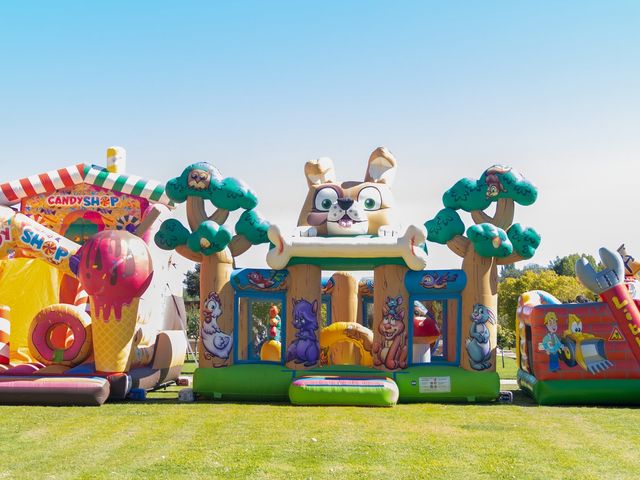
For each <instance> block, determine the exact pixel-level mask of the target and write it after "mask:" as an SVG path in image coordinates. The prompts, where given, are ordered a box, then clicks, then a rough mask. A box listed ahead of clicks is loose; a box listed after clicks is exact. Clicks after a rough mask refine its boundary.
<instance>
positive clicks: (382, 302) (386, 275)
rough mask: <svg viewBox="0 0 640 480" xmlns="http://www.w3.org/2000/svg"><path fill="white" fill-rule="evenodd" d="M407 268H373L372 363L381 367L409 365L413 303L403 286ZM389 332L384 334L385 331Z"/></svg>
mask: <svg viewBox="0 0 640 480" xmlns="http://www.w3.org/2000/svg"><path fill="white" fill-rule="evenodd" d="M406 273H407V268H406V267H403V266H400V265H382V266H379V267H376V268H375V269H374V270H373V279H374V280H373V284H374V285H375V287H374V289H373V325H372V330H373V352H372V353H373V363H374V367H375V368H377V369H379V370H397V369H399V368H407V356H408V337H409V321H410V320H411V310H412V306H411V305H409V293H408V292H407V289H406V288H405V286H404V277H405V274H406ZM383 331H384V332H387V334H386V335H383V334H382V332H383Z"/></svg>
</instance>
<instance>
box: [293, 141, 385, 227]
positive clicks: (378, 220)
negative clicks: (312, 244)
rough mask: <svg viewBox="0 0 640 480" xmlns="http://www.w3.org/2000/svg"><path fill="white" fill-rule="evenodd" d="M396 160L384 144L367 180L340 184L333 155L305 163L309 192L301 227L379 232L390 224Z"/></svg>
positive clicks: (370, 164) (370, 165)
mask: <svg viewBox="0 0 640 480" xmlns="http://www.w3.org/2000/svg"><path fill="white" fill-rule="evenodd" d="M395 171H396V159H395V158H394V157H393V155H392V154H391V152H389V151H388V150H387V149H386V148H384V147H379V148H377V149H376V150H374V151H373V153H372V154H371V156H370V157H369V162H368V164H367V171H366V174H365V177H364V181H363V182H357V181H349V182H343V183H338V182H337V181H336V178H335V170H334V167H333V162H332V161H331V160H330V159H329V158H319V159H317V160H310V161H308V162H307V163H306V164H305V166H304V173H305V176H306V177H307V183H308V185H309V192H308V194H307V198H306V200H305V202H304V205H303V206H302V210H301V211H300V216H299V218H298V226H299V227H305V226H309V227H314V228H315V229H316V231H317V234H318V235H328V236H336V235H364V234H369V235H378V230H379V229H380V227H383V226H387V225H390V223H391V218H390V208H391V204H392V195H391V184H392V182H393V177H394V175H395Z"/></svg>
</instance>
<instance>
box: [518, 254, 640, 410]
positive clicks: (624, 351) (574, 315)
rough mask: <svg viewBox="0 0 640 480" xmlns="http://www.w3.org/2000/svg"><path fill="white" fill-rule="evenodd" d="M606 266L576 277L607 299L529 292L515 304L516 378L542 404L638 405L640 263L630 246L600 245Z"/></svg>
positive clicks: (581, 264) (581, 268)
mask: <svg viewBox="0 0 640 480" xmlns="http://www.w3.org/2000/svg"><path fill="white" fill-rule="evenodd" d="M600 258H601V260H602V264H603V266H604V269H603V270H602V271H600V272H596V271H595V270H594V269H593V267H591V265H589V263H587V261H586V260H585V259H580V260H578V262H577V264H576V275H577V276H578V279H579V280H580V281H581V282H582V284H583V285H584V286H585V287H587V288H588V289H589V290H591V291H592V292H593V293H594V294H597V295H598V296H599V297H600V299H601V300H602V301H601V302H595V303H581V304H562V303H561V302H560V301H558V300H557V299H556V298H554V297H553V296H552V295H550V294H548V293H547V292H543V291H533V292H527V293H524V294H523V295H522V296H521V297H520V299H519V301H518V310H517V328H516V334H517V337H518V341H517V342H516V343H517V348H518V351H517V361H518V365H519V371H518V383H519V384H520V387H521V388H522V389H523V390H525V391H526V392H528V393H530V394H531V395H532V396H533V398H534V399H535V400H536V401H537V402H538V403H540V404H545V405H554V404H638V403H640V311H639V309H638V307H640V289H638V281H637V278H636V275H637V273H638V272H639V271H640V263H638V262H636V261H635V260H634V259H633V257H631V256H630V255H628V254H627V252H626V249H625V248H624V245H623V246H622V247H620V248H619V249H618V252H613V251H611V250H608V249H606V248H601V249H600Z"/></svg>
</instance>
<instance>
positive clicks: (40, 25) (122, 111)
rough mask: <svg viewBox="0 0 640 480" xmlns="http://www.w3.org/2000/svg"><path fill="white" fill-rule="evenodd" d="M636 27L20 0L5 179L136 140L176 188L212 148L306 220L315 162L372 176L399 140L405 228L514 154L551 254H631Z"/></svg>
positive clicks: (568, 8)
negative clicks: (532, 188)
mask: <svg viewBox="0 0 640 480" xmlns="http://www.w3.org/2000/svg"><path fill="white" fill-rule="evenodd" d="M638 25H640V3H639V2H636V1H611V2H595V1H594V2H590V1H562V2H559V1H554V2H541V1H537V2H533V1H531V2H511V1H483V2H475V1H438V2H436V1H422V2H408V1H406V2H377V1H370V2H365V1H351V2H347V1H342V2H327V1H323V2H277V1H273V2H266V1H262V2H230V1H229V2H188V1H186V2H161V1H154V2H124V1H122V2H119V1H113V2H81V1H76V2H62V1H57V2H56V1H51V2H44V1H43V2H19V1H7V0H5V1H3V2H2V3H0V62H1V63H0V111H1V112H2V115H0V145H1V147H2V152H3V158H2V160H0V166H1V170H0V180H1V181H6V180H11V179H15V178H19V177H23V176H27V175H30V174H34V173H39V172H43V171H47V170H50V169H53V168H59V167H62V166H66V165H69V164H73V163H77V162H91V163H97V164H102V163H103V162H104V155H105V151H106V148H107V147H108V146H109V145H114V144H115V145H122V146H124V147H125V148H126V149H127V151H128V170H129V171H130V172H131V173H135V174H137V175H141V176H143V177H150V178H156V179H158V180H163V181H166V180H168V179H169V178H170V177H172V176H176V175H178V174H179V173H180V172H181V170H182V168H183V167H184V166H186V165H187V164H189V163H192V162H196V161H202V160H206V161H210V162H212V163H214V164H216V165H217V166H218V167H219V168H220V169H221V170H222V172H223V173H224V174H225V175H229V176H236V177H240V178H243V179H244V180H246V181H247V182H248V183H249V184H250V185H252V187H253V188H254V189H255V190H256V191H257V192H258V195H259V197H260V199H261V207H260V208H261V210H262V211H263V213H264V214H265V215H266V217H267V218H269V219H271V220H272V221H273V222H274V223H278V224H281V225H283V227H285V228H290V227H293V225H294V224H295V221H296V219H297V215H298V210H299V206H300V204H301V203H302V201H303V199H304V196H305V189H306V183H305V179H304V177H303V174H302V170H303V165H304V162H305V161H306V160H308V159H310V158H315V157H318V156H330V157H332V158H333V160H334V162H335V163H336V169H337V172H338V177H339V178H341V179H344V180H346V179H360V178H362V176H363V174H364V168H365V164H366V160H367V158H368V155H369V153H370V152H371V151H372V150H373V149H374V148H375V147H377V146H378V145H385V146H387V147H388V148H389V149H390V150H391V151H392V152H393V153H394V154H395V155H396V157H397V159H398V162H399V171H398V174H397V176H396V184H395V186H394V188H395V192H396V203H397V209H398V214H399V217H400V218H401V220H402V221H403V223H405V224H408V223H411V222H413V223H422V222H424V220H426V219H428V218H431V217H432V216H433V215H434V214H435V213H436V212H437V210H438V209H439V208H440V207H441V195H442V193H443V192H444V190H446V189H447V188H449V187H450V186H451V185H452V184H453V183H454V182H455V181H456V180H458V179H459V178H461V177H465V176H471V177H474V176H475V177H477V176H479V175H480V174H481V173H482V171H483V170H484V169H485V168H486V167H488V166H490V165H492V164H494V163H502V164H509V165H512V166H514V167H515V168H517V169H519V170H520V171H522V172H523V173H524V174H525V176H527V177H528V178H529V179H531V180H532V181H533V182H534V183H536V184H537V185H538V187H539V189H540V197H539V201H538V202H537V203H536V204H534V205H533V206H531V207H526V208H521V209H519V210H517V211H516V220H517V221H520V222H522V223H524V224H527V225H530V226H533V227H534V228H536V229H537V230H538V231H539V232H540V233H541V234H542V236H543V243H542V245H541V247H540V250H539V253H538V255H537V256H536V257H534V261H536V262H538V263H543V264H545V263H547V262H548V261H549V260H550V259H551V258H553V257H555V256H556V255H564V254H568V253H571V252H576V251H577V252H587V253H591V254H595V252H596V250H597V248H598V247H599V246H601V245H607V246H609V247H613V248H616V247H617V246H618V245H619V244H620V243H622V242H626V243H627V245H628V246H629V250H630V253H632V254H633V252H634V251H635V250H636V248H637V250H638V251H639V252H640V227H639V226H638V222H637V220H636V219H637V217H638V214H637V206H638V204H639V203H640V202H639V201H638V193H637V191H638V178H640V166H639V162H638V161H639V160H640V115H639V113H638V112H640V89H639V85H640V33H638V32H639V31H640V29H639V28H638ZM431 252H432V254H431V256H432V265H433V266H434V267H447V266H450V267H454V266H458V264H459V263H458V260H456V259H455V257H453V255H452V254H449V253H448V252H447V250H446V248H438V247H434V248H432V249H431ZM262 254H263V252H262V253H261V252H257V253H256V252H254V253H253V254H249V255H248V256H247V257H246V259H243V260H242V261H241V264H242V263H243V262H245V264H255V265H258V264H260V263H261V262H263V260H262V259H261V258H260V255H262ZM637 255H640V253H638V254H637Z"/></svg>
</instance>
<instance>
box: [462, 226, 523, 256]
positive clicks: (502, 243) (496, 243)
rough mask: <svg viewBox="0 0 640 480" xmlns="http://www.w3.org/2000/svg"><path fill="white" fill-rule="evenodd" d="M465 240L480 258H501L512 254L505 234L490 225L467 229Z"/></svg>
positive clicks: (511, 248) (511, 247) (511, 246)
mask: <svg viewBox="0 0 640 480" xmlns="http://www.w3.org/2000/svg"><path fill="white" fill-rule="evenodd" d="M467 238H469V240H471V243H473V248H475V250H476V252H477V253H478V255H480V256H481V257H487V258H490V257H496V258H502V257H506V256H508V255H511V253H512V252H513V245H511V242H510V241H509V238H508V237H507V234H506V232H505V231H504V230H502V229H501V228H498V227H496V226H495V225H491V224H490V223H481V224H479V225H472V226H471V227H469V228H468V229H467Z"/></svg>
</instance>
